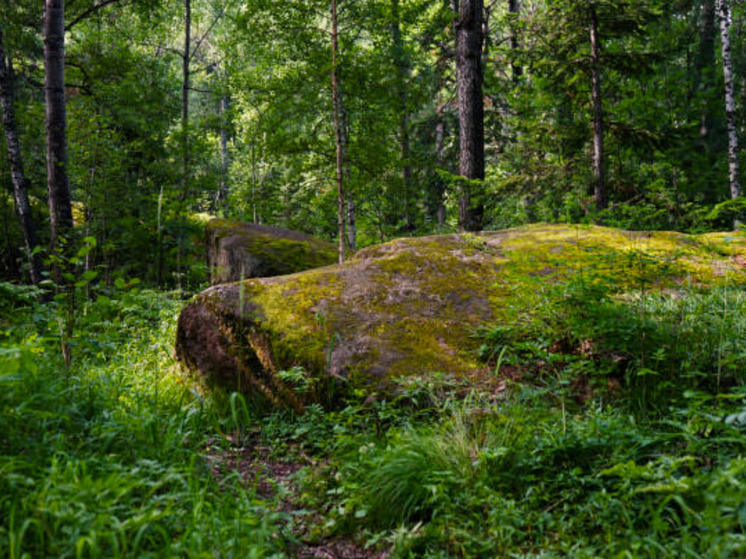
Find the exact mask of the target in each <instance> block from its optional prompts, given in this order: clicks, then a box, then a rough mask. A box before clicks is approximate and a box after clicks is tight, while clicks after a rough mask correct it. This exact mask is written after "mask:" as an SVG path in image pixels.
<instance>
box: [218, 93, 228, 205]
mask: <svg viewBox="0 0 746 559" xmlns="http://www.w3.org/2000/svg"><path fill="white" fill-rule="evenodd" d="M229 107H230V99H229V98H228V95H227V94H226V95H223V96H222V97H221V98H220V117H221V118H220V170H221V174H220V185H219V186H218V206H219V207H223V206H224V205H225V202H226V200H228V168H229V166H230V159H229V154H228V123H227V119H228V109H229Z"/></svg>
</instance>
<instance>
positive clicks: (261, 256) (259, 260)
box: [206, 219, 337, 285]
mask: <svg viewBox="0 0 746 559" xmlns="http://www.w3.org/2000/svg"><path fill="white" fill-rule="evenodd" d="M206 234H207V266H208V270H209V271H210V283H211V284H212V285H216V284H220V283H228V282H232V281H240V280H242V279H249V278H263V277H270V276H281V275H284V274H292V273H294V272H300V271H303V270H309V269H311V268H320V267H321V266H327V265H329V264H334V263H335V262H336V261H337V250H336V247H335V246H334V245H333V244H332V243H328V242H326V241H322V240H320V239H317V238H315V237H311V236H310V235H305V234H303V233H299V232H298V231H291V230H289V229H280V228H277V227H268V226H266V225H253V224H248V223H240V222H236V221H228V220H226V219H212V220H210V221H209V222H208V223H207V225H206Z"/></svg>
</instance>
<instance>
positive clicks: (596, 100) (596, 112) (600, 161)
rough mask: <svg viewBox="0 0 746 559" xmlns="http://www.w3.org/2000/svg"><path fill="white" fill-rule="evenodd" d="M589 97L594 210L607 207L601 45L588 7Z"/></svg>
mask: <svg viewBox="0 0 746 559" xmlns="http://www.w3.org/2000/svg"><path fill="white" fill-rule="evenodd" d="M590 35H591V97H592V98H593V196H594V198H595V200H596V209H597V210H603V209H605V208H606V207H607V205H608V200H607V196H606V185H605V182H604V111H603V103H602V98H601V45H600V42H599V38H598V16H597V14H596V7H595V6H594V5H591V6H590Z"/></svg>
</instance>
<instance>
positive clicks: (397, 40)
mask: <svg viewBox="0 0 746 559" xmlns="http://www.w3.org/2000/svg"><path fill="white" fill-rule="evenodd" d="M391 18H392V21H391V39H392V43H393V51H394V52H393V58H394V66H395V67H396V78H397V79H396V83H397V89H398V96H399V144H400V148H401V149H400V153H401V164H402V192H403V194H404V198H403V202H404V208H403V209H404V214H405V215H404V221H405V223H406V228H407V230H408V231H412V230H413V229H414V220H413V216H412V211H411V207H410V206H411V198H412V150H411V144H410V140H409V101H408V99H407V82H408V81H409V60H408V59H407V53H406V49H405V47H404V40H403V39H402V35H401V16H400V13H399V0H391Z"/></svg>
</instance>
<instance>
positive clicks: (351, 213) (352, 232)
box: [347, 196, 357, 251]
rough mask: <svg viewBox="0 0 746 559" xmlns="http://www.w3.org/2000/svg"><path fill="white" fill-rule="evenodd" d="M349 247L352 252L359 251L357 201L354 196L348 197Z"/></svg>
mask: <svg viewBox="0 0 746 559" xmlns="http://www.w3.org/2000/svg"><path fill="white" fill-rule="evenodd" d="M347 246H349V247H350V250H353V251H355V250H357V228H356V227H355V201H354V200H353V199H352V196H348V197H347Z"/></svg>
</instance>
